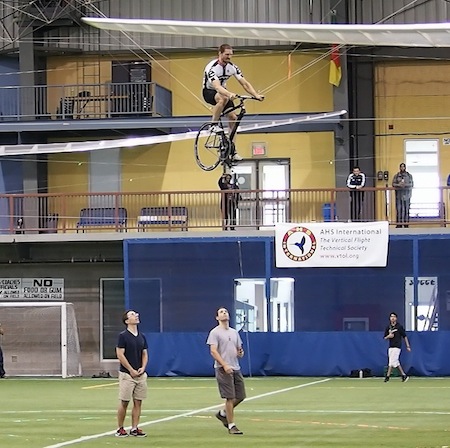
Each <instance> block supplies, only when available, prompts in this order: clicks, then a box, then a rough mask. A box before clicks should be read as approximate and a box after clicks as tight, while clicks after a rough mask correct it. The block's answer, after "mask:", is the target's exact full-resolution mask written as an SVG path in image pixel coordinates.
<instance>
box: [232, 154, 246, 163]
mask: <svg viewBox="0 0 450 448" xmlns="http://www.w3.org/2000/svg"><path fill="white" fill-rule="evenodd" d="M232 159H233V162H240V161H241V160H244V158H243V157H242V156H240V155H239V154H238V153H237V152H235V153H234V154H233V157H232Z"/></svg>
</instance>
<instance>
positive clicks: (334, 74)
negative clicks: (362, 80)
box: [328, 44, 342, 87]
mask: <svg viewBox="0 0 450 448" xmlns="http://www.w3.org/2000/svg"><path fill="white" fill-rule="evenodd" d="M341 78H342V69H341V57H340V53H339V45H336V44H335V45H333V46H332V47H331V61H330V74H329V78H328V81H329V82H330V84H333V85H334V86H336V87H338V86H339V84H340V83H341Z"/></svg>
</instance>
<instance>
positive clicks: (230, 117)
mask: <svg viewBox="0 0 450 448" xmlns="http://www.w3.org/2000/svg"><path fill="white" fill-rule="evenodd" d="M227 118H228V120H230V121H236V120H237V115H236V114H235V113H234V112H230V113H229V114H227Z"/></svg>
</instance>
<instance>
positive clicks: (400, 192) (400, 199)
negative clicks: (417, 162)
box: [392, 163, 414, 228]
mask: <svg viewBox="0 0 450 448" xmlns="http://www.w3.org/2000/svg"><path fill="white" fill-rule="evenodd" d="M392 186H393V187H394V188H395V206H396V209H397V225H396V227H397V228H399V227H409V225H408V224H409V207H410V205H411V195H412V189H413V187H414V180H413V177H412V175H411V173H408V171H406V165H405V164H404V163H401V164H400V171H399V172H398V173H397V174H396V175H395V176H394V178H393V179H392Z"/></svg>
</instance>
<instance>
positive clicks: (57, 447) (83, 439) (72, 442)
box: [44, 378, 330, 448]
mask: <svg viewBox="0 0 450 448" xmlns="http://www.w3.org/2000/svg"><path fill="white" fill-rule="evenodd" d="M326 381H330V378H326V379H324V380H318V381H313V382H311V383H305V384H299V385H297V386H292V387H286V388H284V389H279V390H274V391H271V392H266V393H265V394H260V395H255V396H254V397H250V398H246V400H245V401H252V400H257V399H259V398H264V397H269V396H271V395H276V394H281V393H283V392H289V391H291V390H295V389H301V388H303V387H308V386H314V385H315V384H320V383H324V382H326ZM221 406H223V404H216V405H214V406H208V407H206V408H201V409H195V410H193V411H189V412H182V413H181V414H176V415H171V416H169V417H164V418H159V419H158V420H152V421H151V422H145V423H140V424H139V426H140V427H144V426H149V425H155V424H156V423H162V422H168V421H171V420H175V419H177V418H181V417H189V416H191V415H195V414H200V413H201V412H206V411H212V410H213V409H217V408H219V407H221ZM115 432H116V431H115V430H113V431H108V432H102V433H99V434H93V435H90V436H82V437H79V438H78V439H73V440H67V441H66V442H61V443H57V444H55V445H48V446H46V447H44V448H61V447H63V446H69V445H75V444H77V443H82V442H86V441H88V440H95V439H99V438H100V437H105V436H111V435H113V434H114V433H115Z"/></svg>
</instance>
